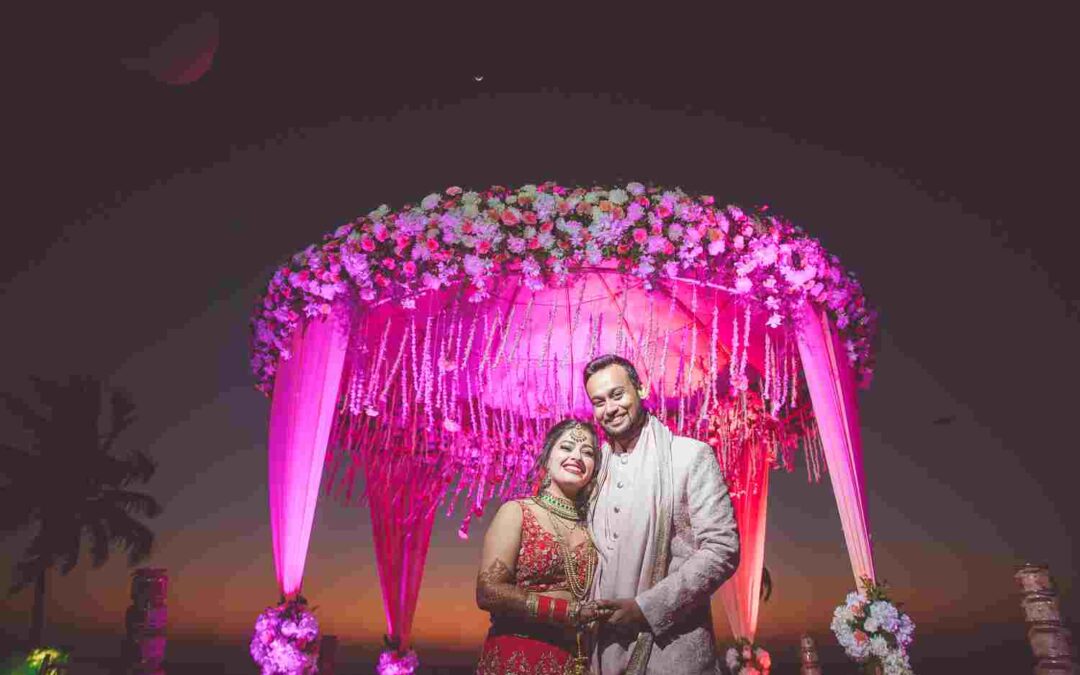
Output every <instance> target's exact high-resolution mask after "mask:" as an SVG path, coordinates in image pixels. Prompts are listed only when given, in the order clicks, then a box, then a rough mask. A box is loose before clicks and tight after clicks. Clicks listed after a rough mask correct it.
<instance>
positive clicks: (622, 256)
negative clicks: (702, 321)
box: [252, 182, 875, 394]
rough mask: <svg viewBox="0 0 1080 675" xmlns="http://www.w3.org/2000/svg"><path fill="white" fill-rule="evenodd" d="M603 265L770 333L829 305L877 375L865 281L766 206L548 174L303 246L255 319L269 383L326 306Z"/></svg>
mask: <svg viewBox="0 0 1080 675" xmlns="http://www.w3.org/2000/svg"><path fill="white" fill-rule="evenodd" d="M603 265H612V266H614V267H615V268H616V269H617V270H618V271H620V272H622V273H624V274H629V275H632V276H634V277H637V278H639V279H641V280H642V283H643V285H644V287H645V288H646V289H648V288H651V287H652V286H653V285H655V284H657V283H659V282H669V283H670V282H671V281H674V280H679V279H682V280H688V281H692V282H697V283H698V284H701V285H705V286H707V287H713V288H718V289H723V290H725V291H728V292H729V293H731V294H733V295H734V296H735V297H737V298H739V299H740V300H741V301H742V302H744V303H746V304H750V305H753V306H754V307H755V308H757V309H758V310H759V311H762V312H765V319H764V322H765V324H766V325H767V326H768V327H769V328H771V329H782V328H784V327H790V326H792V325H793V322H794V319H795V317H796V311H797V309H798V308H799V307H800V306H801V305H802V304H803V303H804V302H807V301H809V302H812V303H814V304H816V305H819V306H821V307H823V308H826V309H827V310H828V311H829V313H830V314H831V315H832V316H833V317H834V318H835V323H836V327H837V329H839V331H840V334H841V337H842V340H843V345H844V349H845V351H846V354H847V357H848V359H850V361H851V363H852V365H853V366H855V370H856V373H857V375H858V379H859V382H860V384H861V385H862V386H867V385H868V384H869V382H870V378H871V376H872V372H873V363H872V353H871V339H872V337H873V334H874V330H875V314H874V312H873V311H872V310H871V309H870V308H869V307H868V305H867V303H866V300H865V298H864V297H863V294H862V290H861V288H860V286H859V283H858V281H857V280H856V279H855V278H854V276H853V275H851V274H850V273H848V272H845V271H844V270H843V269H842V268H841V266H840V264H839V261H838V260H837V258H836V257H835V256H833V255H830V254H828V253H827V252H826V251H825V249H824V248H823V247H822V246H821V244H820V243H819V242H818V241H817V240H816V239H813V238H811V237H809V236H807V235H806V234H805V233H803V231H802V230H801V229H800V228H798V227H796V226H793V225H792V224H791V223H789V222H788V221H786V220H784V219H783V218H781V217H778V216H776V215H772V214H770V213H769V212H768V209H767V207H761V208H759V209H757V210H755V211H752V212H747V211H745V210H743V209H742V208H740V207H737V206H733V205H728V206H717V205H716V203H715V199H714V198H713V197H711V196H708V195H700V196H691V195H687V194H686V193H684V192H682V191H681V190H678V189H672V190H665V189H661V188H658V187H646V186H644V185H642V184H641V183H630V184H629V185H627V186H626V187H625V188H604V187H594V188H592V189H586V188H573V189H571V188H566V187H563V186H560V185H557V184H555V183H550V182H549V183H544V184H542V185H539V186H537V185H526V186H524V187H522V188H520V189H509V188H505V187H502V186H493V187H491V188H489V189H487V190H484V191H482V192H465V191H463V190H462V189H461V188H459V187H451V188H448V189H447V190H445V191H444V192H443V193H441V194H440V193H433V194H430V195H428V196H427V197H425V198H424V199H423V200H422V201H421V202H420V204H419V205H413V204H410V205H407V206H405V207H404V208H402V209H400V210H397V211H392V210H390V209H389V208H388V207H387V206H385V205H383V206H380V207H379V208H378V209H376V210H374V211H372V212H371V213H369V214H367V215H366V216H362V217H360V218H357V219H356V220H354V221H352V222H349V223H346V224H344V225H341V226H340V227H338V228H337V229H336V230H335V231H334V232H333V233H332V234H330V235H327V236H326V237H325V239H324V241H323V243H322V244H321V245H318V246H309V247H308V248H307V249H305V250H304V251H302V252H300V253H298V254H296V255H294V256H293V257H292V258H291V259H290V260H289V262H288V263H286V264H285V265H283V266H282V267H281V268H280V269H278V271H277V272H276V273H275V274H274V276H273V278H272V280H271V282H270V285H269V288H268V289H267V292H266V294H265V296H264V297H263V298H262V300H261V303H260V307H259V309H258V311H257V312H256V314H255V316H254V318H253V334H254V339H253V357H252V367H253V369H254V371H255V375H256V377H257V378H258V386H259V388H260V389H261V390H262V391H264V392H266V393H268V394H269V393H270V391H271V386H272V383H273V379H274V375H275V372H276V368H277V360H278V357H279V356H282V357H284V358H288V357H289V351H288V348H287V346H288V345H289V336H290V334H291V333H292V332H293V331H295V330H296V329H297V328H298V327H299V326H300V324H301V322H302V320H303V319H304V318H305V317H315V316H325V315H328V314H329V313H330V311H331V307H332V303H333V302H335V301H336V300H340V299H342V298H349V299H350V300H355V301H356V302H359V303H362V304H366V305H368V306H376V305H378V304H381V303H386V302H396V303H399V304H400V305H401V306H402V307H405V308H409V307H414V306H415V303H416V301H417V298H418V297H419V296H421V295H423V294H424V293H426V292H430V291H434V290H438V289H440V288H447V287H450V286H453V285H456V284H466V285H467V286H468V288H469V292H468V293H469V297H468V299H469V301H470V302H482V301H483V300H484V299H486V298H488V297H489V296H490V294H491V292H492V286H493V281H494V279H495V278H496V277H498V276H499V275H501V274H504V273H507V272H511V273H517V274H521V275H522V276H523V278H524V281H525V284H526V285H527V287H528V288H530V289H532V290H540V289H544V288H549V287H553V288H558V287H564V286H566V285H567V284H568V283H569V282H570V281H571V279H572V276H573V274H574V272H575V271H576V270H577V269H579V268H581V267H582V266H593V267H599V266H603ZM354 296H355V297H354Z"/></svg>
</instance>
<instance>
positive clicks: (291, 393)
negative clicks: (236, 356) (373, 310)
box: [268, 309, 349, 595]
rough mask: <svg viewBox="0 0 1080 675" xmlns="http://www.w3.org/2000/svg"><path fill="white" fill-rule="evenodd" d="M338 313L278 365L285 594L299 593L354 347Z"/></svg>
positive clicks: (280, 558) (277, 512)
mask: <svg viewBox="0 0 1080 675" xmlns="http://www.w3.org/2000/svg"><path fill="white" fill-rule="evenodd" d="M342 314H343V312H342V311H341V310H340V309H335V310H334V311H333V312H332V313H331V314H330V316H328V317H326V318H315V319H311V320H309V321H308V322H307V325H306V326H304V328H303V329H302V330H296V331H295V332H294V333H293V336H292V341H291V344H290V345H289V352H290V358H288V359H287V360H286V359H282V360H281V361H280V363H279V364H278V371H277V375H276V377H275V380H274V392H273V398H272V401H271V405H270V430H269V441H268V446H269V447H268V450H269V452H268V457H269V462H268V465H269V496H270V529H271V534H272V537H273V547H274V569H275V571H276V574H277V582H278V586H279V588H280V590H281V592H282V594H284V595H292V594H295V593H299V592H300V587H301V585H302V583H303V579H304V563H305V562H306V560H307V552H308V542H309V540H310V538H311V525H312V522H313V521H314V519H315V506H316V503H317V502H318V497H319V484H320V482H321V479H322V471H323V461H324V460H325V458H326V445H327V442H328V441H329V438H330V430H331V427H332V424H333V420H334V414H335V404H336V403H337V399H338V385H339V383H340V382H341V371H342V366H343V365H344V361H345V351H346V347H347V345H348V332H349V331H348V323H347V319H346V318H344V317H343V316H342Z"/></svg>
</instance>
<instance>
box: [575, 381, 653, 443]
mask: <svg viewBox="0 0 1080 675" xmlns="http://www.w3.org/2000/svg"><path fill="white" fill-rule="evenodd" d="M585 391H586V392H587V393H588V395H589V400H590V401H591V402H592V406H593V419H594V420H596V423H597V424H598V425H600V427H601V428H603V430H604V432H605V433H606V434H607V435H608V436H609V437H610V438H613V439H616V440H618V439H620V438H623V437H624V436H626V435H627V434H628V433H631V432H632V431H633V430H634V429H636V428H637V422H638V419H639V418H640V417H641V415H642V412H643V411H642V409H641V396H640V395H639V394H638V391H637V389H635V388H634V384H633V383H632V382H631V381H630V376H629V375H628V374H627V372H626V370H625V369H623V367H622V366H620V365H617V364H613V365H610V366H608V367H607V368H604V369H603V370H598V371H597V372H595V373H594V374H593V376H592V377H590V378H589V381H588V382H586V383H585Z"/></svg>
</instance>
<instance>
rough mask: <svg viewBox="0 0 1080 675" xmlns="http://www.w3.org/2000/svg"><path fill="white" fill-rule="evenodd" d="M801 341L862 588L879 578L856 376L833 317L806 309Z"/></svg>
mask: <svg viewBox="0 0 1080 675" xmlns="http://www.w3.org/2000/svg"><path fill="white" fill-rule="evenodd" d="M798 338H799V355H800V357H801V358H802V364H803V373H804V376H805V377H806V384H807V387H808V389H809V390H810V399H811V400H812V402H813V404H814V417H815V418H816V420H817V425H818V431H819V433H820V435H821V444H822V447H823V449H824V454H825V463H826V466H827V467H828V471H829V479H830V480H831V481H832V488H833V494H834V495H835V497H836V507H837V509H838V510H839V511H840V523H841V525H842V526H843V529H844V541H845V542H846V543H847V550H848V556H849V558H850V559H851V571H852V573H853V575H854V576H855V582H856V585H857V586H858V587H861V583H860V582H859V579H860V578H862V577H867V578H869V579H871V580H873V579H874V578H875V577H874V556H873V550H872V542H871V539H870V522H869V520H868V519H867V515H866V487H865V481H864V478H863V466H862V435H861V431H860V428H859V409H858V405H857V403H856V400H855V378H854V373H853V372H852V368H851V366H850V364H849V362H848V355H847V351H846V349H845V348H844V347H843V345H841V343H840V341H839V339H838V338H837V334H836V330H835V329H834V327H833V326H832V324H831V322H830V320H829V318H828V316H827V315H826V314H825V313H824V311H821V310H818V309H816V308H814V307H812V306H811V305H810V303H806V304H805V305H804V306H803V310H802V315H801V317H800V321H799V330H798Z"/></svg>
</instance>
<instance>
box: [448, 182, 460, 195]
mask: <svg viewBox="0 0 1080 675" xmlns="http://www.w3.org/2000/svg"><path fill="white" fill-rule="evenodd" d="M446 194H448V195H450V196H451V197H456V196H458V195H459V194H461V188H459V187H458V186H456V185H451V186H450V187H448V188H446Z"/></svg>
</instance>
